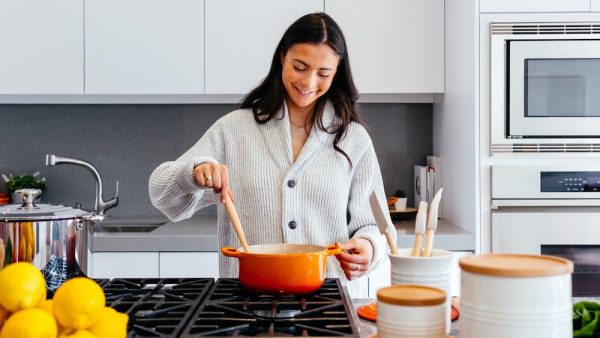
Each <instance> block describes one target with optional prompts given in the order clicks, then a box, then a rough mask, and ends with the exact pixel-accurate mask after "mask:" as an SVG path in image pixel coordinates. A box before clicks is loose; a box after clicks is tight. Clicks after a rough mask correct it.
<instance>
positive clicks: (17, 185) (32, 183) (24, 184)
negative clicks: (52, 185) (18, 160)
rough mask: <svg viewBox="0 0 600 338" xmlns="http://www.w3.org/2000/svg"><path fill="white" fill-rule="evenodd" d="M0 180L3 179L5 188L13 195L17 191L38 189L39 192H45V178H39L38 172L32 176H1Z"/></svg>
mask: <svg viewBox="0 0 600 338" xmlns="http://www.w3.org/2000/svg"><path fill="white" fill-rule="evenodd" d="M2 178H4V181H5V182H6V188H7V189H8V192H10V193H13V192H15V191H17V190H19V189H40V190H41V191H44V190H46V178H44V177H40V173H39V171H36V172H35V173H33V175H28V174H23V175H19V176H13V175H12V174H9V175H8V176H6V175H2Z"/></svg>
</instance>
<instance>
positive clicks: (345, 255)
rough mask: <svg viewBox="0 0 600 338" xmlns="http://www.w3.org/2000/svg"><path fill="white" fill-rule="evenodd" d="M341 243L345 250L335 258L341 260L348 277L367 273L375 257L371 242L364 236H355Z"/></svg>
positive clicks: (351, 278)
mask: <svg viewBox="0 0 600 338" xmlns="http://www.w3.org/2000/svg"><path fill="white" fill-rule="evenodd" d="M340 245H341V246H342V250H343V251H342V253H341V254H338V255H335V258H337V259H338V261H340V266H341V267H342V270H344V274H345V275H346V278H348V280H353V279H356V278H359V277H361V276H362V275H364V274H366V273H367V271H369V266H370V264H371V259H372V258H373V246H372V245H371V242H369V241H368V240H366V239H364V238H354V239H351V240H348V241H346V242H344V243H340Z"/></svg>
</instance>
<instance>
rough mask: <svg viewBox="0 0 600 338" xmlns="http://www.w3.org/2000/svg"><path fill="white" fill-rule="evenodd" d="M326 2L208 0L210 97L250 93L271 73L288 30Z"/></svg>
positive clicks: (303, 0) (207, 54)
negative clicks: (296, 21) (275, 53)
mask: <svg viewBox="0 0 600 338" xmlns="http://www.w3.org/2000/svg"><path fill="white" fill-rule="evenodd" d="M317 11H323V0H286V1H281V0H254V1H247V0H206V17H205V18H206V67H205V69H206V94H246V93H248V92H249V91H250V90H252V89H253V88H254V87H255V86H256V85H258V84H259V83H260V81H261V80H262V79H263V78H264V77H265V76H266V75H267V73H268V71H269V68H270V65H271V58H272V57H273V53H274V52H275V48H276V47H277V43H278V42H279V40H280V39H281V37H282V36H283V33H284V31H285V30H286V29H287V28H288V26H289V25H291V24H292V22H294V21H295V20H296V19H298V18H299V17H301V16H302V15H304V14H307V13H312V12H317Z"/></svg>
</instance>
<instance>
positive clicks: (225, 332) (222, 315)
mask: <svg viewBox="0 0 600 338" xmlns="http://www.w3.org/2000/svg"><path fill="white" fill-rule="evenodd" d="M356 327H357V326H356V324H355V321H354V317H353V314H352V313H351V309H350V306H349V302H348V300H347V296H346V294H345V292H344V289H343V288H342V286H341V284H340V281H339V280H338V279H326V280H325V283H324V284H323V286H322V287H321V288H320V289H319V290H317V291H315V292H313V293H311V294H309V295H304V296H294V295H258V294H253V293H250V292H249V291H247V290H245V289H243V288H242V287H241V286H240V284H239V281H238V280H237V279H224V278H221V279H219V280H217V282H216V283H215V285H214V286H213V288H212V290H211V292H210V293H209V296H208V297H207V298H206V299H205V300H204V301H203V302H202V304H201V305H200V307H198V309H197V310H196V311H195V313H194V315H193V316H192V320H191V321H190V322H189V324H188V325H187V326H186V327H185V329H184V330H183V332H182V335H181V337H183V338H193V337H214V338H217V337H254V336H263V337H358V335H357V332H356V330H355V328H356Z"/></svg>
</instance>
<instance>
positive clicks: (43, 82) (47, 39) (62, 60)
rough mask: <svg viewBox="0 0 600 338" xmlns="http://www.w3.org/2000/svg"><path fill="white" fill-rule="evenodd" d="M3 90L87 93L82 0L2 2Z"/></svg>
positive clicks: (0, 53)
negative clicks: (84, 68) (84, 70)
mask: <svg viewBox="0 0 600 338" xmlns="http://www.w3.org/2000/svg"><path fill="white" fill-rule="evenodd" d="M0 46H1V47H0V50H1V51H0V94H82V93H83V1H81V0H56V1H44V0H20V1H0Z"/></svg>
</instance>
